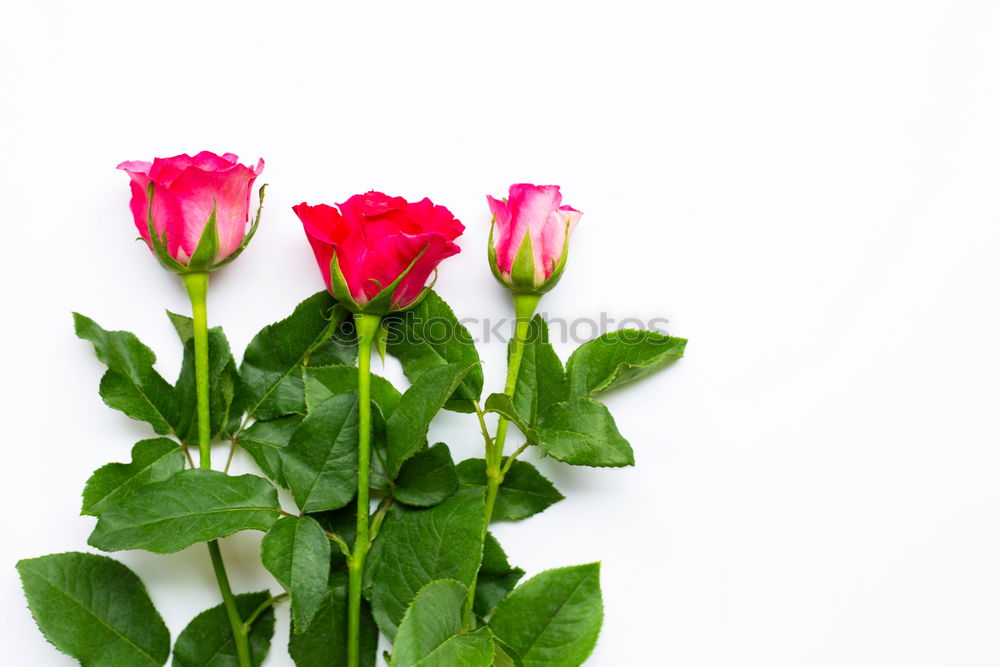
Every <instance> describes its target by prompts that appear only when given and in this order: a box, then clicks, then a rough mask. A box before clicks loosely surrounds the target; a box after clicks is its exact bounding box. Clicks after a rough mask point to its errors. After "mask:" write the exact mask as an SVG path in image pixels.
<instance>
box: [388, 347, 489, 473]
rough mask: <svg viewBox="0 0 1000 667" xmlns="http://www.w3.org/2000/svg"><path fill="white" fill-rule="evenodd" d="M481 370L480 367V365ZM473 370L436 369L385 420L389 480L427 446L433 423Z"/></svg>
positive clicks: (451, 366) (422, 377) (459, 366)
mask: <svg viewBox="0 0 1000 667" xmlns="http://www.w3.org/2000/svg"><path fill="white" fill-rule="evenodd" d="M477 366H478V365H477ZM472 368H473V366H463V365H462V364H448V365H446V366H437V367H435V368H432V369H430V370H428V371H427V372H426V373H423V374H422V375H420V377H418V378H417V380H416V381H415V382H414V383H413V386H411V387H410V388H409V389H407V390H406V393H405V394H403V397H402V398H401V399H400V400H399V405H397V406H396V409H395V410H393V412H392V414H391V415H389V417H388V419H387V420H386V435H387V438H388V441H389V442H388V447H389V449H388V461H387V464H388V470H387V472H388V473H389V477H390V479H394V478H395V476H396V474H397V473H399V468H400V466H402V465H403V462H404V461H406V459H408V458H410V457H411V456H413V455H414V454H416V453H417V452H419V451H420V450H421V449H423V448H424V445H426V444H427V429H428V428H429V427H430V425H431V420H432V419H434V415H436V414H437V413H438V411H439V410H440V409H441V407H442V406H443V405H444V403H445V401H447V400H448V397H449V396H451V395H452V392H454V391H455V388H456V387H458V386H459V385H460V384H461V383H462V380H463V379H464V378H465V376H466V375H468V374H469V372H470V371H471V370H472Z"/></svg>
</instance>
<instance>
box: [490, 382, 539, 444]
mask: <svg viewBox="0 0 1000 667" xmlns="http://www.w3.org/2000/svg"><path fill="white" fill-rule="evenodd" d="M483 409H484V410H485V411H486V412H495V413H497V414H498V415H500V416H501V417H503V418H504V419H506V420H507V421H509V422H511V423H512V424H514V426H517V428H519V429H520V430H521V433H523V434H524V436H525V437H526V438H527V439H528V442H531V443H535V444H537V443H538V434H537V433H536V431H535V429H533V428H531V425H530V424H529V423H528V422H527V421H526V420H525V418H524V417H522V416H521V414H520V413H519V412H518V411H517V410H516V409H515V408H514V402H513V401H512V400H511V398H510V396H507V395H506V394H490V395H489V396H488V397H487V399H486V403H485V404H484V405H483Z"/></svg>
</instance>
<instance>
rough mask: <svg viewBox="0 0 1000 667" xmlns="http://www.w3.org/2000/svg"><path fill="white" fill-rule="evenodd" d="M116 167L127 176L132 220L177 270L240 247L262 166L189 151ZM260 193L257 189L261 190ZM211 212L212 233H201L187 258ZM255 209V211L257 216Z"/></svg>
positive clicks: (211, 263)
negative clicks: (198, 253) (152, 232)
mask: <svg viewBox="0 0 1000 667" xmlns="http://www.w3.org/2000/svg"><path fill="white" fill-rule="evenodd" d="M118 169H121V170H122V171H125V172H128V175H129V177H130V178H131V179H132V202H131V209H132V216H133V217H134V218H135V226H136V227H138V228H139V233H140V234H142V238H143V239H145V241H146V244H147V245H149V247H150V249H151V250H152V251H153V253H154V254H155V255H156V256H157V257H158V258H159V259H160V261H161V262H163V263H164V265H165V266H167V268H169V269H171V270H174V271H176V272H178V273H184V272H188V271H207V270H212V269H214V268H218V266H220V265H221V264H222V263H224V262H226V261H227V260H231V259H233V258H234V257H235V256H236V255H238V254H239V253H240V252H242V250H243V248H244V247H246V241H249V236H252V234H253V231H254V229H255V228H256V222H255V224H254V228H253V229H251V232H250V235H247V231H246V227H247V222H248V218H249V214H250V192H251V189H252V187H253V182H254V180H255V179H256V178H257V176H259V175H260V172H261V171H262V170H263V169H264V161H263V160H258V161H257V165H256V166H255V167H252V168H251V167H247V166H245V165H242V164H240V163H238V162H237V158H236V156H235V155H233V154H232V153H226V154H225V155H222V156H221V157H220V156H218V155H216V154H215V153H212V152H209V151H202V152H201V153H198V154H197V155H195V156H194V157H191V156H189V155H177V156H174V157H168V158H155V159H154V160H153V161H152V162H141V161H135V162H122V163H121V164H120V165H118ZM150 191H152V193H153V208H152V219H153V228H154V229H155V230H156V237H157V238H152V237H151V236H150V233H149V217H148V216H149V215H150V210H149V192H150ZM261 196H263V189H262V192H261ZM213 210H214V212H215V234H214V235H212V236H210V237H206V241H205V242H206V244H208V245H206V246H205V247H203V248H202V254H203V255H205V256H199V257H198V259H197V260H196V262H195V264H197V266H195V265H193V264H192V262H191V260H192V257H194V255H195V250H196V249H197V248H198V244H199V243H200V242H201V241H202V236H203V232H205V228H206V226H207V225H208V223H209V219H210V218H211V217H212V212H213ZM259 220H260V211H259V209H258V212H257V221H258V222H259Z"/></svg>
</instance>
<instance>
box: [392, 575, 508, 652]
mask: <svg viewBox="0 0 1000 667" xmlns="http://www.w3.org/2000/svg"><path fill="white" fill-rule="evenodd" d="M467 594H468V590H467V589H466V587H465V586H463V585H462V584H461V583H459V582H457V581H455V580H453V579H443V580H439V581H432V582H431V583H429V584H427V585H426V586H424V587H423V588H422V589H420V592H418V593H417V596H416V597H415V598H414V600H413V604H411V605H410V608H409V609H407V610H406V615H405V616H403V622H402V623H400V625H399V632H398V633H397V634H396V641H395V644H394V645H393V653H392V662H391V663H390V664H391V665H392V667H454V666H455V665H462V666H463V667H490V665H491V664H492V663H493V653H494V649H493V638H492V633H491V632H490V630H489V628H486V627H482V628H479V629H478V630H476V631H474V632H469V633H463V632H462V611H463V607H464V605H465V598H466V595H467Z"/></svg>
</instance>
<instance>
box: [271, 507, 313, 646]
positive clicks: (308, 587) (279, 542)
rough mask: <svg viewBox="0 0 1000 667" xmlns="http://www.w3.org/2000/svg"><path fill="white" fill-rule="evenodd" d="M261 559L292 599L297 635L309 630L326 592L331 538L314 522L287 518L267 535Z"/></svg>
mask: <svg viewBox="0 0 1000 667" xmlns="http://www.w3.org/2000/svg"><path fill="white" fill-rule="evenodd" d="M260 559H261V562H262V563H263V564H264V567H266V568H267V571H268V572H270V573H271V574H272V575H274V578H275V579H277V580H278V583H280V584H281V585H282V586H283V587H284V588H285V590H286V591H288V593H289V595H291V596H292V619H293V622H294V624H295V630H296V632H302V631H304V630H306V629H307V628H308V627H309V624H310V623H311V622H312V619H313V617H314V616H315V615H316V612H318V611H319V609H320V607H321V606H322V605H323V598H324V597H325V596H326V593H327V589H328V587H327V582H328V580H329V579H330V538H328V537H327V536H326V533H324V532H323V528H322V527H321V526H320V525H319V523H317V522H316V520H315V519H312V518H310V517H308V516H306V517H301V518H299V517H292V516H289V517H284V518H281V519H278V522H277V523H275V524H274V525H273V526H271V530H269V531H267V534H266V535H264V539H263V541H262V542H261V545H260Z"/></svg>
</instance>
